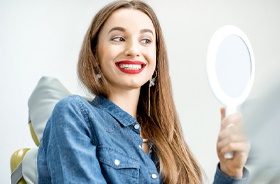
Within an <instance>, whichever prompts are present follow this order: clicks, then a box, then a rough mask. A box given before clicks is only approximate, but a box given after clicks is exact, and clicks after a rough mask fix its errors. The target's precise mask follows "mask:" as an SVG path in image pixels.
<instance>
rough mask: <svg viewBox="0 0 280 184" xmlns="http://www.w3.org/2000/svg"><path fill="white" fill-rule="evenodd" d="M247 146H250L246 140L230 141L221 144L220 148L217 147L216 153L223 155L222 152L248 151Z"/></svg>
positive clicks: (237, 152)
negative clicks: (223, 144)
mask: <svg viewBox="0 0 280 184" xmlns="http://www.w3.org/2000/svg"><path fill="white" fill-rule="evenodd" d="M249 148H250V146H249V144H248V142H246V141H240V142H231V143H229V144H226V145H225V146H223V147H222V148H221V149H218V154H219V155H221V156H223V155H224V154H226V153H229V152H235V153H236V154H240V153H248V152H249Z"/></svg>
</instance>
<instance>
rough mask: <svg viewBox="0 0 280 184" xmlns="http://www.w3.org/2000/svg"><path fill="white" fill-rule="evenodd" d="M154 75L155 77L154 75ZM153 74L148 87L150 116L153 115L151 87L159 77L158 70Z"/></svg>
mask: <svg viewBox="0 0 280 184" xmlns="http://www.w3.org/2000/svg"><path fill="white" fill-rule="evenodd" d="M153 76H154V77H153ZM153 76H152V77H151V78H150V79H149V88H148V116H150V115H151V89H150V88H151V87H152V86H154V85H155V81H156V78H157V71H156V70H155V72H154V74H153Z"/></svg>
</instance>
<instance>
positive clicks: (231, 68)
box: [206, 25, 255, 159]
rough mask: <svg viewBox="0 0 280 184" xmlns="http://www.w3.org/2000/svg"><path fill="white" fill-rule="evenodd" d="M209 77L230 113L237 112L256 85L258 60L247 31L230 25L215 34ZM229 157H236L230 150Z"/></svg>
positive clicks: (209, 48) (209, 60)
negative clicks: (254, 84)
mask: <svg viewBox="0 0 280 184" xmlns="http://www.w3.org/2000/svg"><path fill="white" fill-rule="evenodd" d="M206 66H207V76H208V81H209V84H210V88H211V90H212V92H213V94H214V96H215V97H216V98H217V99H218V100H219V101H220V102H221V103H222V104H224V105H225V107H226V115H229V114H232V113H235V112H236V111H237V107H238V106H239V105H240V104H241V103H243V102H244V101H245V99H246V98H247V97H248V95H249V93H250V91H251V88H252V86H253V82H254V77H255V60H254V54H253V50H252V47H251V45H250V42H249V40H248V38H247V37H246V35H245V34H244V32H243V31H242V30H240V29H239V28H237V27H235V26H232V25H227V26H223V27H221V28H220V29H218V30H217V31H216V32H215V33H214V34H213V36H212V38H211V40H210V43H209V46H208V53H207V61H206ZM225 158H228V159H230V158H233V153H227V154H226V155H225Z"/></svg>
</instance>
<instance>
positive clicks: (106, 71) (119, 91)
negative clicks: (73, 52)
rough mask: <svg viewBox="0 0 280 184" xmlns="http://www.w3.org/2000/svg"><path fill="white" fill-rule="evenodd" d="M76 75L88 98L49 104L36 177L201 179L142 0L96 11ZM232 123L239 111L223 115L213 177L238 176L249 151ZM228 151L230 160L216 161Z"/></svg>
mask: <svg viewBox="0 0 280 184" xmlns="http://www.w3.org/2000/svg"><path fill="white" fill-rule="evenodd" d="M78 74H79V78H80V80H81V82H82V83H83V84H84V86H85V87H86V88H87V89H88V90H89V91H90V92H91V93H92V94H94V95H96V97H95V98H94V100H93V101H92V102H87V101H85V100H84V99H83V98H81V97H79V96H70V97H67V98H65V99H63V100H62V101H60V102H59V103H58V104H57V105H56V107H55V109H54V111H53V114H52V116H51V117H50V119H49V121H48V123H47V126H46V128H45V132H44V136H43V139H42V142H41V145H40V148H39V153H38V173H39V183H145V184H146V183H171V184H174V183H195V184H197V183H202V182H203V174H202V171H201V169H200V167H199V164H198V163H197V161H196V160H195V158H194V156H193V154H192V153H191V151H190V149H189V148H188V146H187V144H186V142H185V140H184V137H183V133H182V130H181V126H180V122H179V119H178V115H177V112H176V109H175V105H174V101H173V97H172V90H171V84H170V78H169V74H168V62H167V55H166V50H165V44H164V40H163V35H162V31H161V28H160V24H159V22H158V20H157V17H156V15H155V13H154V12H153V10H152V9H151V8H150V7H149V6H148V5H147V4H145V3H143V2H140V1H116V2H113V3H111V4H109V5H107V6H106V7H104V8H103V9H101V10H100V11H99V12H98V13H97V15H96V16H95V17H94V19H93V21H92V23H91V26H90V27H89V29H88V31H87V34H86V36H85V39H84V43H83V46H82V49H81V52H80V58H79V63H78ZM229 124H232V125H235V126H230V128H226V127H227V126H228V125H229ZM240 128H241V117H240V115H239V114H234V115H232V116H229V117H227V118H223V121H222V128H221V132H220V135H219V139H218V143H217V150H218V155H219V158H220V164H219V167H218V168H217V173H216V176H215V182H216V183H218V182H219V183H221V182H223V183H225V182H228V183H233V182H236V181H240V182H241V181H243V180H244V178H243V179H242V177H243V167H244V164H245V162H246V160H247V156H248V150H249V149H248V146H246V145H247V143H246V141H245V138H244V135H243V134H242V131H241V130H240ZM230 135H232V136H230ZM230 151H235V155H234V158H233V159H230V160H229V159H224V158H223V155H224V154H225V153H227V152H230Z"/></svg>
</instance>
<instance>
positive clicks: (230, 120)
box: [221, 112, 243, 129]
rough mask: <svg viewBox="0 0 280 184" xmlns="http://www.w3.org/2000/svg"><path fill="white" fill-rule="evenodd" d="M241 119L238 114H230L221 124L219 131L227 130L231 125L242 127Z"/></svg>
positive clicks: (240, 115)
mask: <svg viewBox="0 0 280 184" xmlns="http://www.w3.org/2000/svg"><path fill="white" fill-rule="evenodd" d="M242 122H243V117H242V114H241V113H240V112H236V113H234V114H230V115H228V116H226V117H225V118H224V119H223V120H222V123H221V129H225V128H229V127H231V126H232V125H236V126H240V125H242Z"/></svg>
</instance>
